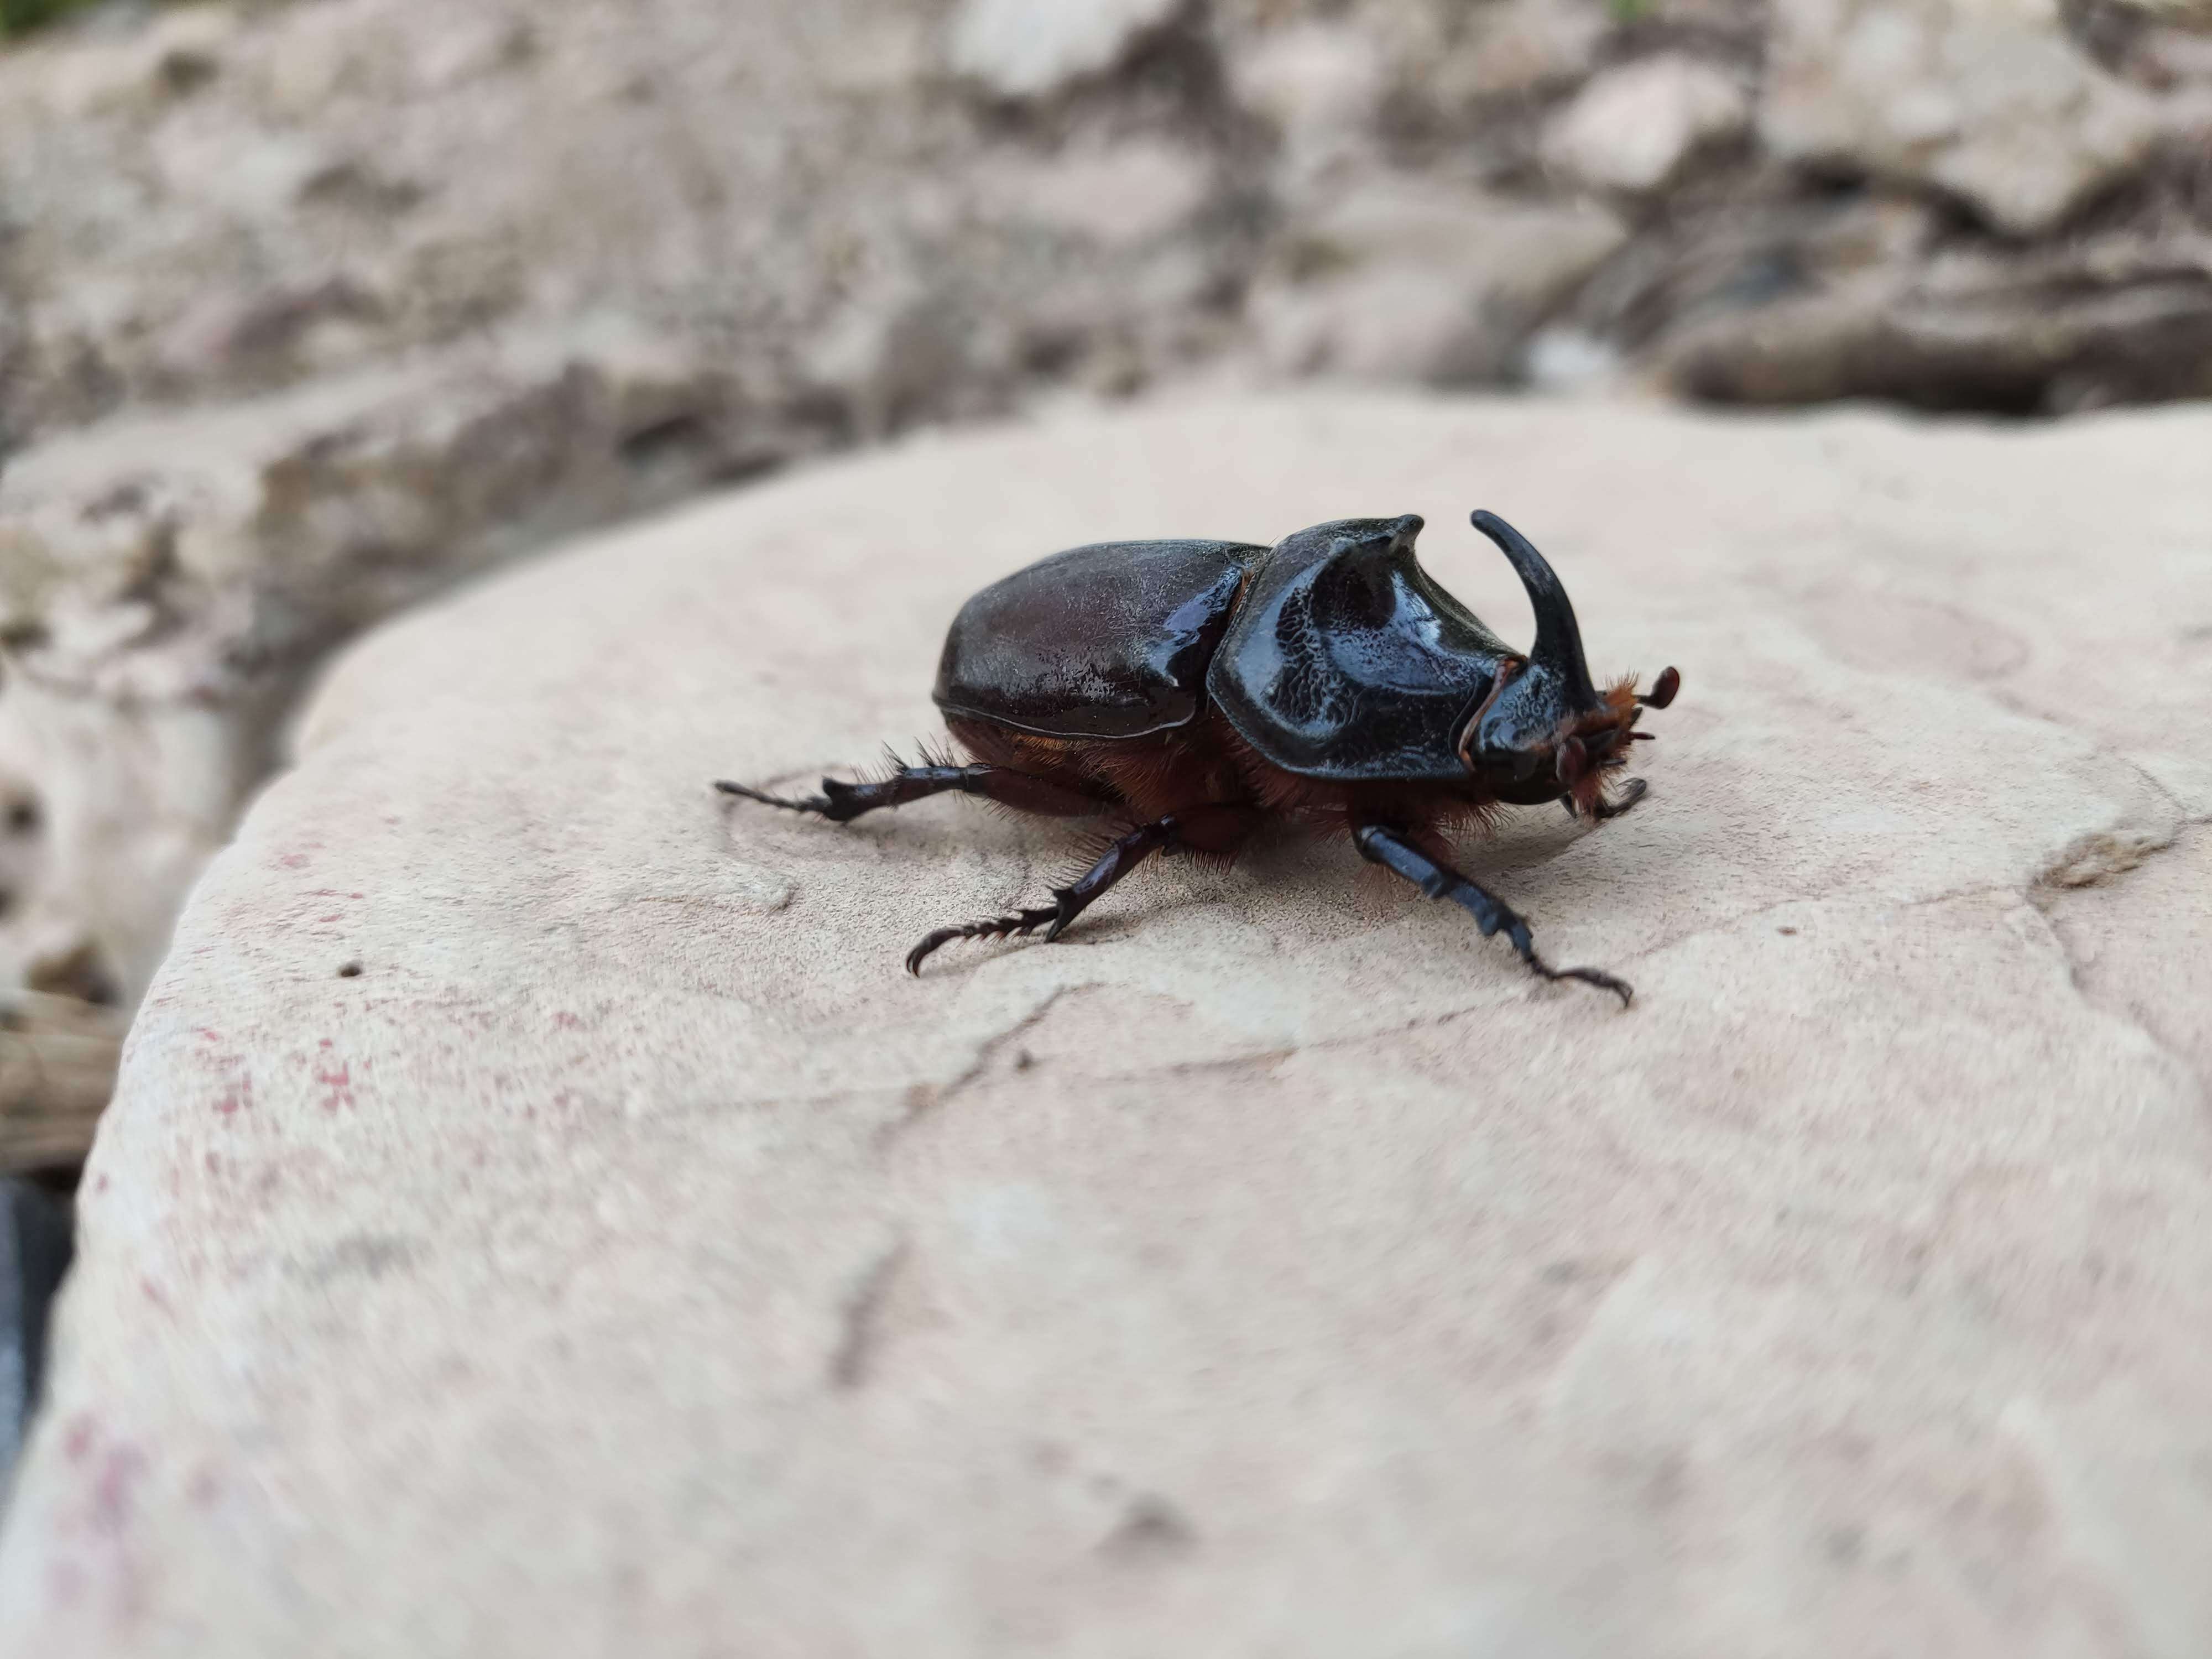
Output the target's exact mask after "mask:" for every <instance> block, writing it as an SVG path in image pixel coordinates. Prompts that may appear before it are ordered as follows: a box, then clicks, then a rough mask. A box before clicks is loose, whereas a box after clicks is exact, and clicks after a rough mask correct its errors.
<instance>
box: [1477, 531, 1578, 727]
mask: <svg viewBox="0 0 2212 1659" xmlns="http://www.w3.org/2000/svg"><path fill="white" fill-rule="evenodd" d="M1469 522H1470V523H1472V524H1473V525H1474V527H1475V528H1476V529H1477V530H1480V532H1482V533H1483V534H1484V535H1486V536H1487V537H1489V538H1490V539H1491V540H1492V541H1493V542H1496V543H1497V544H1498V551H1499V552H1501V553H1503V554H1504V555H1505V557H1506V560H1507V562H1509V563H1510V564H1511V565H1512V567H1513V571H1514V574H1516V575H1517V576H1519V577H1520V578H1521V586H1523V587H1525V588H1527V589H1528V605H1529V607H1530V609H1532V610H1534V611H1535V613H1536V643H1535V644H1534V647H1531V648H1530V650H1529V653H1528V659H1529V661H1531V662H1534V663H1538V664H1541V665H1543V666H1544V667H1546V668H1548V669H1550V670H1551V671H1553V673H1555V674H1557V675H1558V676H1559V679H1560V682H1561V684H1563V685H1564V686H1565V690H1566V693H1567V696H1568V699H1569V701H1571V702H1573V703H1575V704H1576V705H1577V706H1578V707H1581V708H1595V707H1596V706H1597V701H1598V697H1597V688H1596V687H1595V686H1594V685H1592V684H1590V677H1589V664H1588V663H1587V662H1585V661H1584V660H1583V631H1582V629H1580V628H1579V627H1577V625H1576V623H1575V608H1574V606H1573V605H1570V604H1569V603H1568V602H1567V590H1566V589H1565V588H1564V587H1562V586H1560V585H1559V574H1558V573H1557V572H1555V571H1554V570H1553V568H1552V567H1551V566H1550V565H1549V564H1548V563H1547V562H1546V561H1545V558H1544V556H1543V555H1542V554H1541V553H1539V552H1538V551H1537V550H1535V549H1534V547H1533V546H1531V545H1530V544H1529V541H1528V538H1527V537H1526V536H1523V535H1522V533H1521V532H1519V531H1517V530H1516V529H1515V528H1514V527H1513V526H1511V525H1510V524H1508V523H1506V522H1505V520H1503V519H1501V518H1499V517H1498V515H1497V514H1496V513H1486V512H1484V511H1482V510H1481V509H1480V508H1478V509H1476V511H1475V513H1474V516H1473V517H1472V518H1471V519H1470V520H1469Z"/></svg>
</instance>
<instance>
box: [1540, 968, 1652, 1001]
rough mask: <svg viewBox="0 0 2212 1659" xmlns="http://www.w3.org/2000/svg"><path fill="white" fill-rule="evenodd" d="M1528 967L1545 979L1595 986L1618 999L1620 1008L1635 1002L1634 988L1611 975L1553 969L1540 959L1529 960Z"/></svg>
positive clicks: (1569, 969)
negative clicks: (1568, 980) (1575, 980)
mask: <svg viewBox="0 0 2212 1659" xmlns="http://www.w3.org/2000/svg"><path fill="white" fill-rule="evenodd" d="M1528 965H1529V966H1530V967H1531V968H1534V969H1535V970H1536V971H1537V972H1538V973H1540V974H1541V975H1543V976H1544V977H1545V978H1546V979H1578V980H1580V981H1582V982H1583V984H1585V985H1595V986H1596V987H1597V988H1598V989H1599V990H1601V991H1610V992H1612V993H1613V995H1615V996H1617V997H1619V998H1620V1006H1622V1007H1624V1008H1626V1007H1628V1006H1631V1005H1632V1003H1634V1002H1635V1000H1636V987H1634V986H1632V985H1631V984H1630V983H1629V982H1628V981H1626V980H1625V979H1615V978H1614V977H1613V975H1611V974H1607V973H1602V972H1601V971H1600V970H1599V969H1595V968H1554V967H1553V966H1552V965H1551V964H1550V963H1547V962H1546V961H1545V960H1544V959H1543V958H1542V957H1530V958H1529V961H1528Z"/></svg>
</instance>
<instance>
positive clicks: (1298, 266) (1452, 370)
mask: <svg viewBox="0 0 2212 1659" xmlns="http://www.w3.org/2000/svg"><path fill="white" fill-rule="evenodd" d="M1626 234H1627V233H1626V229H1625V228H1623V226H1622V225H1621V224H1620V221H1619V220H1617V219H1615V218H1614V217H1613V216H1612V215H1611V214H1609V213H1607V212H1606V211H1605V210H1602V209H1601V208H1599V207H1596V206H1595V205H1592V204H1582V203H1529V202H1526V201H1517V200H1514V199H1510V198H1507V197H1495V196H1489V195H1485V194H1481V193H1477V192H1473V191H1455V190H1450V189H1447V188H1442V187H1438V186H1436V185H1427V184H1425V183H1422V182H1419V181H1417V180H1412V179H1371V178H1370V179H1360V180H1358V182H1356V183H1355V184H1352V185H1347V186H1346V188H1344V189H1343V191H1341V193H1340V195H1339V196H1338V197H1336V199H1335V200H1334V201H1333V202H1332V203H1331V204H1328V205H1327V206H1325V207H1323V208H1321V209H1320V210H1316V212H1314V213H1313V214H1312V215H1310V216H1308V217H1306V218H1304V219H1302V220H1301V221H1299V222H1297V224H1295V225H1294V226H1293V227H1292V228H1291V229H1290V230H1289V231H1288V232H1286V234H1285V238H1284V241H1283V245H1282V246H1281V247H1280V249H1279V251H1278V254H1277V260H1278V264H1279V267H1280V274H1279V276H1276V277H1275V278H1273V279H1272V280H1271V281H1270V282H1269V283H1267V284H1266V285H1264V286H1263V287H1261V289H1259V290H1258V291H1257V292H1255V295H1253V298H1252V301H1251V311H1252V314H1253V318H1254V327H1255V331H1257V334H1258V336H1259V338H1260V340H1261V349H1262V350H1263V352H1264V353H1265V356H1266V358H1267V362H1268V363H1269V364H1270V365H1271V367H1272V368H1273V369H1274V371H1275V372H1276V373H1278V374H1285V375H1297V374H1334V375H1341V376H1346V377H1349V378H1352V379H1359V380H1412V381H1416V382H1420V383H1425V384H1428V385H1437V386H1446V385H1460V384H1468V383H1475V382H1482V381H1499V380H1512V379H1515V378H1516V376H1517V374H1518V373H1519V370H1520V354H1521V349H1522V345H1523V343H1525V342H1526V341H1527V339H1528V337H1529V336H1530V334H1532V333H1533V332H1534V331H1535V329H1536V327H1537V326H1538V325H1540V324H1541V322H1542V321H1543V320H1544V319H1545V318H1546V317H1547V315H1548V314H1549V313H1551V311H1552V310H1553V308H1554V307H1556V306H1557V305H1558V304H1559V301H1561V299H1562V298H1563V297H1564V296H1565V295H1568V294H1570V293H1571V291H1572V290H1573V289H1574V288H1575V286H1576V285H1577V283H1580V282H1581V281H1582V280H1583V278H1584V277H1586V276H1589V274H1590V272H1591V271H1593V270H1595V269H1596V268H1597V267H1598V266H1599V264H1601V263H1602V262H1603V261H1604V260H1605V258H1607V256H1608V255H1609V254H1611V253H1612V252H1613V251H1614V250H1615V249H1617V248H1618V247H1620V245H1621V243H1622V241H1623V240H1624V239H1625V238H1626Z"/></svg>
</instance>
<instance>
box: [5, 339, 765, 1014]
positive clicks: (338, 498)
mask: <svg viewBox="0 0 2212 1659" xmlns="http://www.w3.org/2000/svg"><path fill="white" fill-rule="evenodd" d="M738 401H739V399H738V396H737V394H736V393H735V392H733V391H732V389H731V387H730V386H728V385H727V383H726V380H724V379H723V378H722V377H719V376H716V375H713V374H705V373H702V372H701V371H699V370H697V369H696V368H694V367H692V366H691V365H690V363H689V362H687V361H685V360H684V358H683V357H682V356H680V355H678V354H676V353H673V352H671V351H669V350H667V349H664V348H663V347H661V346H660V345H659V343H657V342H655V341H654V340H653V339H652V338H651V337H647V336H643V335H641V333H640V332H639V331H637V330H635V328H634V327H629V326H623V325H609V326H606V327H603V328H600V329H597V330H590V329H581V330H577V331H573V332H572V333H571V334H569V335H568V337H564V338H562V339H561V340H559V341H537V342H521V343H514V344H513V345H511V346H510V347H508V348H507V349H490V348H479V349H464V350H455V351H453V352H450V353H447V354H442V355H440V356H435V357H433V358H430V359H428V360H426V361H423V362H418V363H415V364H412V365H410V366H409V367H408V368H404V369H400V370H395V371H392V372H388V373H383V372H379V373H371V374H362V375H358V376H353V377H349V378H347V379H343V380H332V381H327V382H324V383H322V384H319V385H316V386H311V387H307V388H305V389H302V390H300V391H295V392H289V393H284V394H281V395H278V396H274V397H270V398H264V399H260V400H257V401H252V402H248V403H244V404H236V405H232V406H229V407H228V408H226V409H224V410H221V411H220V412H211V411H192V412H190V413H184V414H178V415H173V416H158V417H149V418H146V419H143V420H140V421H137V422H109V423H106V424H104V425H102V426H100V427H98V428H93V429H91V430H89V431H88V432H85V433H82V434H80V435H75V436H73V437H71V438H69V439H65V440H60V441H55V442H53V443H51V444H47V445H44V446H41V447H40V448H39V449H38V450H36V451H34V452H33V453H31V454H29V455H27V456H26V457H24V458H23V459H21V461H20V462H19V463H18V464H17V465H15V466H13V467H11V468H9V471H8V472H7V474H6V477H5V479H4V481H0V627H4V629H5V631H6V637H7V640H8V642H9V647H10V650H9V657H10V663H9V667H10V676H9V678H10V682H11V683H10V684H9V686H8V690H7V695H6V696H5V697H4V698H0V753H4V754H5V756H6V757H8V758H9V760H10V761H12V762H14V763H15V769H17V770H18V772H19V773H20V775H21V781H22V784H23V786H24V787H25V794H24V799H26V800H27V801H30V802H35V803H36V804H37V805H36V811H37V813H38V823H37V825H36V830H37V838H38V840H39V842H40V843H41V845H42V849H43V851H42V856H41V858H40V861H39V863H38V865H37V866H36V867H35V868H34V869H27V870H25V871H23V872H21V875H20V878H19V879H18V881H17V882H16V883H15V884H14V885H12V886H11V887H10V889H9V891H10V893H11V896H14V897H15V898H16V899H17V900H18V901H20V902H19V903H18V904H17V905H16V907H15V913H14V914H13V915H9V918H8V920H7V921H6V922H5V923H4V925H0V963H8V964H10V965H12V964H13V963H21V964H23V965H24V967H23V970H24V973H25V977H26V979H27V981H31V982H36V981H38V980H39V978H40V972H39V964H40V963H49V962H54V961H67V960H69V959H71V958H72V957H75V956H76V955H77V954H79V953H81V952H85V951H89V952H90V953H91V954H92V956H93V957H94V960H95V961H96V963H97V964H98V968H99V970H100V972H101V973H102V974H104V975H106V977H107V978H108V979H109V981H111V983H112V985H113V986H114V987H116V988H117V989H118V991H119V992H120V994H121V995H122V996H123V998H124V1000H126V1001H129V1000H135V999H136V997H137V994H138V992H139V991H140V990H141V989H143V986H144V983H145V979H146V975H148V974H149V973H150V972H151V971H152V969H153V967H154V964H155V963H156V962H157V961H159V960H160V957H161V951H162V949H163V947H164V946H165V945H166V944H167V939H168V930H169V924H170V921H172V919H173V915H174V913H175V907H176V905H177V904H178V902H179V901H181V899H182V898H183V896H184V893H185V889H186V888H187V887H188V886H189V885H190V884H191V879H192V878H193V877H194V876H195V875H197V873H198V871H199V869H200V866H202V865H203V864H204V863H205V861H206V860H207V857H208V855H209V854H210V853H212V852H213V851H214V849H215V848H216V847H219V846H221V845H222V842H223V841H224V840H225V839H226V838H227V837H228V834H229V832H230V829H231V826H232V824H233V823H234V821H235V818H236V814H237V811H238V808H239V806H240V804H241V803H242V801H243V800H244V799H245V797H246V793H248V792H250V791H251V790H252V788H253V787H255V785H256V784H258V781H260V779H261V777H262V776H263V775H264V773H265V772H266V770H267V769H268V766H269V765H270V762H271V759H272V758H273V752H272V745H273V744H274V743H275V742H276V736H277V732H278V728H279V726H280V725H281V723H282V722H283V720H284V718H285V716H286V715H287V714H289V712H290V710H291V704H292V701H293V699H294V697H295V696H296V695H297V693H298V691H299V689H300V687H301V684H302V683H303V681H304V679H305V678H306V677H307V674H308V673H309V672H310V671H312V670H313V667H314V665H315V664H316V663H317V662H318V661H319V660H320V659H321V657H322V656H323V654H324V653H325V652H327V651H328V650H329V649H330V648H331V647H332V646H333V645H334V644H336V643H337V641H339V640H342V639H343V638H345V637H347V636H348V635H350V634H352V633H354V632H356V631H357V630H358V629H361V628H362V627H364V626H366V625H368V623H372V622H374V621H376V620H378V619H379V618H380V617H384V616H386V615H388V614H389V613H390V612H391V611H392V610H394V609H395V608H397V607H398V606H399V605H404V604H405V603H406V602H408V601H409V600H410V599H416V598H419V597H421V596H422V595H423V594H425V593H428V592H432V591H435V589H437V588H439V587H441V586H447V585H448V584H450V583H452V582H453V581H455V580H459V578H460V577H461V576H463V575H465V574H468V573H470V572H471V571H473V570H479V569H482V568H484V567H485V566H487V565H489V564H490V563H492V562H495V561H496V560H498V559H500V558H501V557H502V556H507V554H509V553H511V552H513V550H517V549H519V548H523V547H527V546H529V545H532V544H533V543H534V542H536V541H538V540H542V539H543V538H545V537H547V536H549V535H551V534H555V533H557V532H560V531H561V530H562V529H564V528H571V527H574V526H577V525H580V524H593V523H600V522H604V521H605V520H607V519H610V518H612V517H616V516H617V515H619V514H622V513H631V512H635V511H637V510H639V509H640V508H642V507H650V506H653V505H654V504H656V503H658V502H660V501H666V500H669V499H671V497H673V496H675V495H682V494H684V493H686V492H688V491H691V490H696V489H699V488H701V487H702V485H703V484H704V483H707V482H708V480H709V479H711V478H714V477H717V476H720V475H722V474H725V473H726V472H728V471H731V470H732V469H742V467H744V465H748V464H750V463H751V462H752V460H753V459H754V458H753V457H752V456H751V455H750V453H749V452H748V451H747V449H746V444H747V441H748V439H749V437H750V434H749V432H748V431H747V429H746V426H745V422H744V420H743V418H742V416H740V415H739V414H738V412H736V411H735V410H733V408H732V405H733V404H736V403H737V402H738ZM11 959H12V962H11Z"/></svg>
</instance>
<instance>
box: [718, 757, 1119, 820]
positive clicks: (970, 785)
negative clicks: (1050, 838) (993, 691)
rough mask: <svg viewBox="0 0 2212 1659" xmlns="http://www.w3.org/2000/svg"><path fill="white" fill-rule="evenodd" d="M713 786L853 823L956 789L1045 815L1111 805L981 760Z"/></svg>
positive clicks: (1084, 812) (1085, 812)
mask: <svg viewBox="0 0 2212 1659" xmlns="http://www.w3.org/2000/svg"><path fill="white" fill-rule="evenodd" d="M714 787H715V788H717V789H719V790H720V791H721V792H722V793H724V794H726V795H737V796H739V797H741V798H742V799H745V800H757V801H758V802H760V804H761V805H763V806H780V807H781V808H782V809H783V810H784V811H787V812H813V813H817V814H818V815H819V816H821V817H825V818H828V819H829V821H830V822H831V823H851V822H852V821H853V820H854V818H857V817H860V814H861V813H863V812H872V811H875V810H876V809H877V808H878V807H880V806H904V805H908V803H909V802H913V801H918V800H927V799H928V798H929V797H930V796H932V795H941V794H945V793H947V792H955V791H957V793H960V794H963V795H981V796H982V797H984V798H985V799H987V800H994V801H996V802H998V803H999V804H1000V805H1001V806H1011V807H1012V808H1013V809H1014V810H1015V811H1019V812H1036V813H1038V814H1040V815H1042V816H1043V817H1056V818H1073V817H1091V816H1092V815H1094V814H1096V813H1098V812H1103V811H1105V810H1106V808H1107V806H1108V805H1109V803H1108V802H1107V801H1105V800H1103V799H1101V798H1099V797H1098V796H1096V795H1091V794H1086V793H1084V792H1083V791H1081V790H1079V789H1074V788H1071V787H1068V786H1067V785H1066V784H1064V783H1060V782H1058V781H1054V780H1053V779H1051V778H1041V777H1037V776H1036V775H1033V774H1030V773H1028V772H1018V771H1016V770H1014V769H1012V768H1011V767H1006V766H989V765H982V764H977V765H974V766H900V767H897V768H896V769H894V770H893V771H892V773H891V775H890V776H889V777H885V778H878V779H876V780H874V781H872V782H867V783H841V782H839V781H837V780H836V778H824V779H823V780H822V793H820V794H818V795H803V796H797V797H793V796H790V795H771V794H769V793H767V792H766V791H765V790H761V789H754V788H750V787H747V786H746V785H744V784H742V783H732V781H730V780H729V779H727V778H717V779H716V780H715V781H714Z"/></svg>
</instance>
